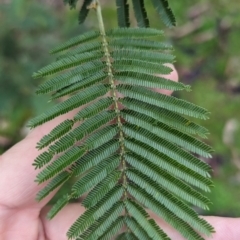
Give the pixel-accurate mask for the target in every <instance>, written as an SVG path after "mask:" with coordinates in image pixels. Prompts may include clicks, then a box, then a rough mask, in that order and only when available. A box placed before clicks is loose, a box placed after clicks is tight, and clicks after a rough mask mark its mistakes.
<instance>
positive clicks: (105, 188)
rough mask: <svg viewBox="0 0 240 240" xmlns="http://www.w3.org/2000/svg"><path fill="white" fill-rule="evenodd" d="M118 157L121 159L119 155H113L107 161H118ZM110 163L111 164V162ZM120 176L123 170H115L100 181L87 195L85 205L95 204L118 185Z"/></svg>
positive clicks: (87, 206)
mask: <svg viewBox="0 0 240 240" xmlns="http://www.w3.org/2000/svg"><path fill="white" fill-rule="evenodd" d="M116 157H118V159H119V156H113V157H110V158H108V159H107V161H108V162H109V161H111V160H112V159H114V160H115V161H116ZM109 164H111V162H110V163H109ZM120 176H121V172H119V171H114V172H112V173H111V174H109V175H108V176H107V177H106V178H105V179H104V181H102V182H100V183H99V184H98V185H96V187H94V188H93V189H92V190H91V191H90V192H89V194H88V195H87V197H86V198H85V199H84V200H83V202H82V204H83V206H84V207H86V208H90V207H93V206H95V205H96V204H97V203H98V202H99V201H100V200H101V199H102V198H103V197H104V196H105V195H106V194H107V193H108V192H109V191H110V190H112V189H113V188H114V187H115V186H116V183H117V181H118V180H119V179H120Z"/></svg>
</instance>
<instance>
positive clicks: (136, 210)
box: [124, 199, 170, 240]
mask: <svg viewBox="0 0 240 240" xmlns="http://www.w3.org/2000/svg"><path fill="white" fill-rule="evenodd" d="M124 204H125V206H126V208H127V210H128V212H129V213H130V214H131V216H132V217H133V218H134V220H135V221H136V222H137V223H138V224H139V225H140V226H141V227H142V228H144V229H145V231H146V232H147V234H148V236H149V237H150V238H151V239H154V240H160V239H163V240H170V239H169V238H168V237H167V235H166V234H165V233H164V232H163V231H162V230H161V229H160V228H159V227H158V226H157V225H156V224H155V222H153V221H149V220H147V218H148V217H149V215H148V214H147V212H146V211H145V210H144V209H143V208H142V207H141V206H140V205H138V204H137V203H136V202H134V201H132V200H130V199H128V200H127V201H125V202H124Z"/></svg>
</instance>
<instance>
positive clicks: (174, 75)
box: [154, 64, 179, 95]
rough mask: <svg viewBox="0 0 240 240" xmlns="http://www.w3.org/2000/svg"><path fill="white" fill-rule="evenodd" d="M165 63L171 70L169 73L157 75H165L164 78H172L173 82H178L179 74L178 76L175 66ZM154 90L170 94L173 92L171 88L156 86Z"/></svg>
mask: <svg viewBox="0 0 240 240" xmlns="http://www.w3.org/2000/svg"><path fill="white" fill-rule="evenodd" d="M166 65H167V66H168V67H170V68H172V69H173V71H172V72H171V73H170V74H168V75H167V76H166V75H158V76H162V77H165V78H167V79H169V80H172V81H174V82H178V80H179V76H178V72H177V70H176V68H175V67H174V66H173V65H172V64H166ZM154 91H155V92H159V93H162V94H165V95H171V94H172V93H173V91H171V90H166V89H158V88H155V89H154Z"/></svg>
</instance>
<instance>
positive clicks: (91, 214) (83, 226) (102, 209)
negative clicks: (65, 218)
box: [67, 186, 123, 239]
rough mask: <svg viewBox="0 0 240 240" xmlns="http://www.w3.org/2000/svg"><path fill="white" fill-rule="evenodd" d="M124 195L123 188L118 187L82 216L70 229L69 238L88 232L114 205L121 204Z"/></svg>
mask: <svg viewBox="0 0 240 240" xmlns="http://www.w3.org/2000/svg"><path fill="white" fill-rule="evenodd" d="M122 194H123V188H122V187H120V186H116V187H115V188H114V189H113V190H112V191H110V192H109V193H108V194H107V195H105V197H104V198H103V199H102V200H101V201H100V202H99V203H98V204H97V205H96V206H94V207H93V208H89V209H88V210H86V212H85V213H83V215H82V216H80V217H79V218H78V219H77V220H76V222H75V223H74V224H73V225H72V226H71V228H70V229H69V231H68V233H67V236H68V237H69V238H70V239H73V238H76V237H78V236H79V235H81V234H82V233H84V231H86V230H87V228H89V227H90V226H91V225H92V224H94V223H95V221H96V220H98V219H99V218H101V217H102V216H103V215H104V214H105V213H106V212H107V211H108V210H109V209H110V208H111V207H112V206H113V205H114V204H117V203H118V202H119V199H120V198H121V196H122Z"/></svg>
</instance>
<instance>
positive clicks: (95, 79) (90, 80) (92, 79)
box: [51, 71, 106, 100]
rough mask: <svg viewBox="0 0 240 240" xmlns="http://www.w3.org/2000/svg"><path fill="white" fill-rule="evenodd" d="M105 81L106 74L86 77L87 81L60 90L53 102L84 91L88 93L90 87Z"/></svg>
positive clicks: (99, 73)
mask: <svg viewBox="0 0 240 240" xmlns="http://www.w3.org/2000/svg"><path fill="white" fill-rule="evenodd" d="M104 80H106V73H104V72H101V71H100V72H98V73H97V74H93V75H91V76H89V77H86V78H85V79H83V80H82V81H79V82H77V83H76V84H71V85H69V86H68V87H66V88H63V89H60V90H59V91H57V92H56V93H54V94H53V95H52V98H51V100H53V99H57V98H60V97H64V96H66V95H69V94H72V93H74V92H77V91H79V90H82V89H84V91H86V90H87V88H88V87H91V86H92V85H96V84H99V83H101V82H103V81H104Z"/></svg>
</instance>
